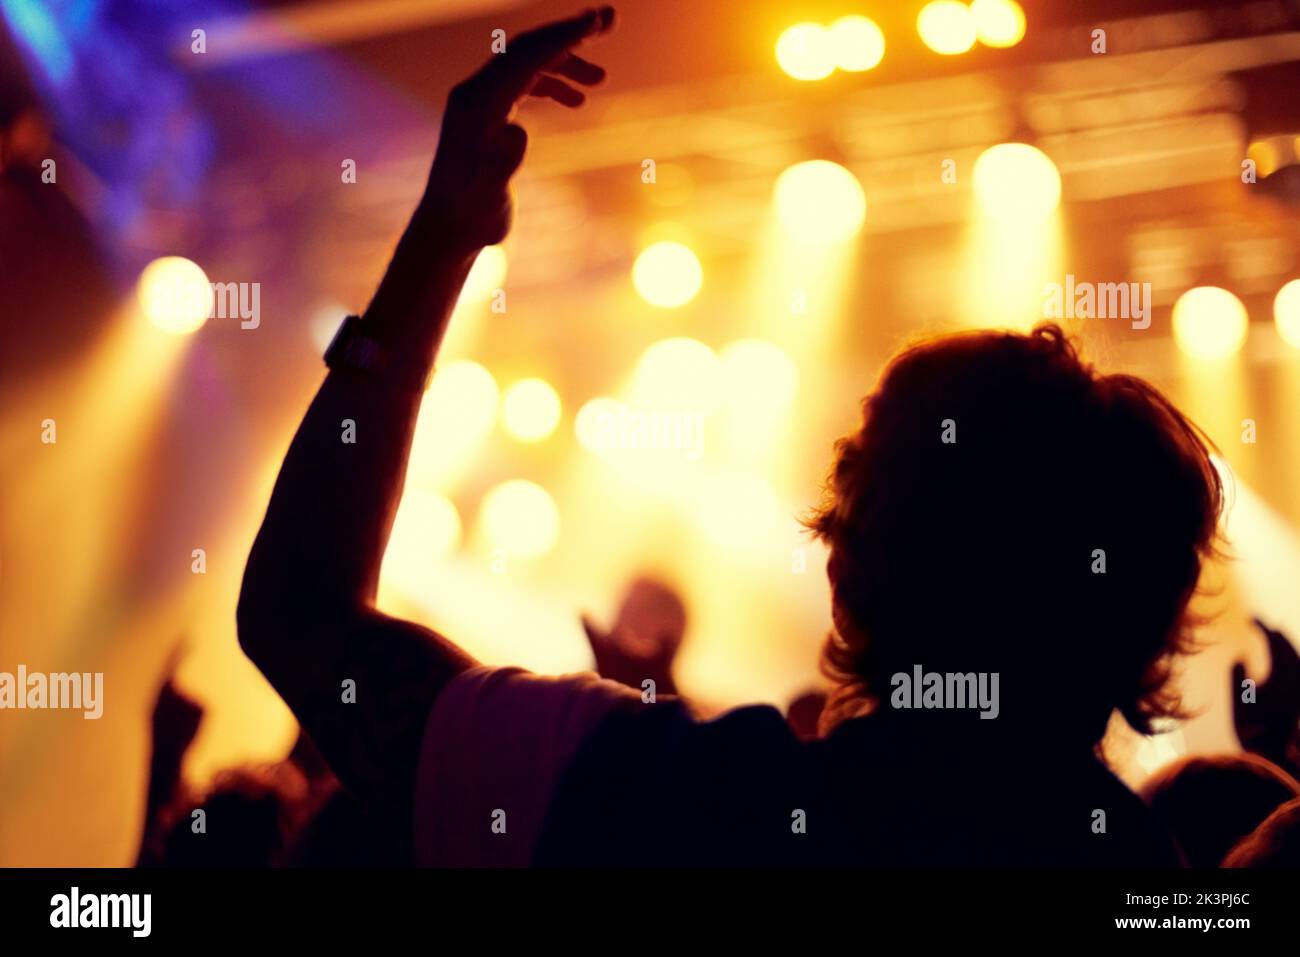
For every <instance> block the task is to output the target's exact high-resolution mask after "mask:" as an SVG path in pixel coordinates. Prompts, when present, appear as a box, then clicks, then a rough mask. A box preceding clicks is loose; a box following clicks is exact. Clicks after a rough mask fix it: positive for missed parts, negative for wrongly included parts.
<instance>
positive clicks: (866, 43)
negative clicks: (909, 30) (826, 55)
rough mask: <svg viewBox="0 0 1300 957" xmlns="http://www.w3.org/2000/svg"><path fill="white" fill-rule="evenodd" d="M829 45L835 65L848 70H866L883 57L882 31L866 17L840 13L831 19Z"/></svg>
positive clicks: (883, 42)
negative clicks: (845, 15)
mask: <svg viewBox="0 0 1300 957" xmlns="http://www.w3.org/2000/svg"><path fill="white" fill-rule="evenodd" d="M830 45H831V51H832V54H833V55H834V57H835V65H836V66H837V67H839V68H840V69H841V70H846V71H848V72H849V73H861V72H862V71H864V70H870V69H871V68H872V67H874V66H875V65H876V64H878V63H879V62H880V61H881V60H883V59H884V57H885V35H884V34H883V33H881V32H880V27H878V26H876V23H875V21H874V20H869V19H868V18H867V17H859V16H848V17H840V18H839V19H838V20H836V21H835V22H834V23H832V24H831V29H830Z"/></svg>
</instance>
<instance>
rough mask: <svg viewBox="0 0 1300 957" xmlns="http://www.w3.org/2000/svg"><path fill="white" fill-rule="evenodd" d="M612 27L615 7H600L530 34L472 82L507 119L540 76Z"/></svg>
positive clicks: (488, 65) (497, 112)
mask: <svg viewBox="0 0 1300 957" xmlns="http://www.w3.org/2000/svg"><path fill="white" fill-rule="evenodd" d="M613 23H614V9H613V7H601V8H598V9H593V10H588V11H586V12H585V13H581V14H579V15H578V16H576V17H570V18H569V19H567V20H558V21H556V22H555V23H549V24H547V25H546V26H543V27H538V28H537V29H536V30H530V31H528V32H527V33H525V34H523V35H522V36H520V37H518V38H517V39H516V40H514V41H513V42H512V43H510V44H509V45H508V46H507V47H506V51H505V52H504V53H498V54H497V55H496V56H494V57H493V58H492V59H491V60H490V61H489V62H488V64H487V66H485V67H484V68H483V69H482V70H480V71H479V73H478V75H477V76H476V77H474V79H473V80H471V82H472V83H473V84H474V85H475V86H477V87H479V89H480V90H481V91H482V94H483V96H484V99H485V100H486V103H485V105H486V106H487V107H488V108H489V109H490V110H491V111H492V112H493V113H496V114H500V115H504V114H506V113H508V112H509V111H510V108H511V107H512V106H514V104H515V103H516V102H517V101H518V100H519V99H520V98H521V97H523V96H524V94H525V93H527V92H528V90H529V89H530V87H531V86H532V84H533V79H534V77H536V75H537V74H538V73H540V72H542V71H543V70H545V69H547V68H548V67H549V66H551V65H552V64H555V63H558V62H561V60H562V58H563V57H564V55H565V54H567V52H568V50H569V48H570V47H573V46H576V45H577V44H579V43H581V42H582V41H583V40H584V39H586V38H588V37H594V36H598V35H600V34H602V33H604V32H605V31H607V30H608V29H609V28H610V27H611V26H612V25H613Z"/></svg>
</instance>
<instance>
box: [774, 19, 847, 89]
mask: <svg viewBox="0 0 1300 957" xmlns="http://www.w3.org/2000/svg"><path fill="white" fill-rule="evenodd" d="M776 62H777V63H778V64H780V66H781V69H782V70H784V71H785V72H786V73H788V74H789V75H790V76H792V77H794V78H795V79H796V80H822V79H825V78H826V77H828V76H830V75H831V74H832V73H833V72H835V46H834V43H833V42H832V40H831V35H830V31H829V30H827V29H826V28H825V27H824V26H822V25H821V24H820V23H796V24H795V25H794V26H792V27H790V28H789V29H787V30H786V31H785V32H784V33H782V34H781V36H780V38H779V39H778V40H777V41H776Z"/></svg>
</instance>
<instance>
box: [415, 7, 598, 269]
mask: <svg viewBox="0 0 1300 957" xmlns="http://www.w3.org/2000/svg"><path fill="white" fill-rule="evenodd" d="M613 24H614V9H613V7H608V6H605V7H599V8H596V9H592V10H588V11H587V12H585V13H582V14H579V15H578V16H575V17H570V18H569V19H567V20H557V21H556V22H554V23H549V24H546V25H545V26H541V27H538V28H537V29H535V30H530V31H528V32H527V33H524V34H521V35H520V36H518V37H516V38H514V39H507V43H506V49H505V51H504V52H502V53H498V54H495V55H493V57H492V58H491V59H490V60H489V61H488V62H487V64H485V65H484V66H483V68H482V69H480V70H479V71H478V72H477V73H475V74H474V75H473V76H471V77H470V78H469V79H467V80H465V81H463V82H462V83H460V84H458V85H457V86H456V87H455V88H454V89H453V90H452V91H451V95H450V96H449V97H448V99H447V110H446V112H445V114H444V115H443V121H442V135H441V138H440V140H439V142H438V151H437V155H436V156H435V157H434V161H433V169H432V170H431V172H430V173H429V183H428V186H427V187H426V189H425V195H424V199H423V200H422V202H421V210H422V211H427V212H428V213H429V214H431V215H432V216H433V217H434V218H435V220H436V221H437V222H439V223H440V224H441V225H443V226H446V227H450V229H451V231H452V232H453V234H454V235H455V236H456V238H457V240H458V241H463V242H464V244H465V246H466V248H468V249H475V248H478V247H481V246H490V245H492V244H493V243H498V242H500V241H501V240H502V239H504V238H505V235H506V233H507V232H509V230H510V223H511V218H512V215H513V203H512V200H511V197H510V188H509V184H510V177H511V176H513V175H514V172H515V170H517V169H518V168H519V164H520V163H521V162H523V158H524V150H525V149H526V147H527V145H528V136H527V134H526V133H525V132H524V130H523V128H522V127H521V126H519V125H518V124H516V123H514V122H512V117H513V114H514V110H515V107H516V106H517V105H518V104H519V102H520V101H521V100H523V99H524V98H525V97H528V96H536V97H542V98H544V99H550V100H554V101H555V102H557V103H559V104H561V105H563V106H567V107H570V108H576V107H579V106H581V105H582V104H583V102H585V100H586V96H585V94H583V93H582V92H581V90H578V89H576V88H575V87H574V86H572V85H571V84H572V83H576V84H579V85H582V86H593V85H595V84H597V83H599V82H600V81H601V80H603V79H604V78H605V71H604V69H602V68H601V67H599V66H597V65H596V64H594V63H591V62H589V61H587V60H584V59H583V58H582V57H580V56H578V55H577V54H576V53H574V52H573V48H574V47H576V46H578V45H579V44H580V43H582V42H583V41H584V40H587V39H590V38H593V37H597V36H600V35H601V34H603V33H606V32H607V31H608V30H609V29H610V28H611V27H612V26H613Z"/></svg>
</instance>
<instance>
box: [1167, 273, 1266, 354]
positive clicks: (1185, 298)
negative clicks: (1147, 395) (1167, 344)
mask: <svg viewBox="0 0 1300 957" xmlns="http://www.w3.org/2000/svg"><path fill="white" fill-rule="evenodd" d="M1173 322H1174V341H1175V342H1177V343H1178V348H1180V349H1182V350H1183V352H1184V353H1186V354H1187V355H1189V356H1192V357H1193V358H1195V359H1225V358H1227V357H1228V356H1231V355H1233V354H1234V353H1236V352H1237V351H1239V350H1240V349H1241V347H1242V345H1243V343H1245V341H1246V332H1247V327H1248V326H1249V320H1248V318H1247V316H1246V307H1245V306H1244V305H1243V304H1242V302H1241V300H1240V299H1238V298H1237V297H1236V296H1234V295H1233V294H1232V293H1230V292H1228V290H1226V289H1220V288H1219V287H1217V286H1197V287H1196V288H1194V289H1189V290H1187V291H1186V292H1185V293H1183V294H1182V295H1181V296H1179V297H1178V301H1177V302H1175V303H1174V316H1173Z"/></svg>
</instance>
